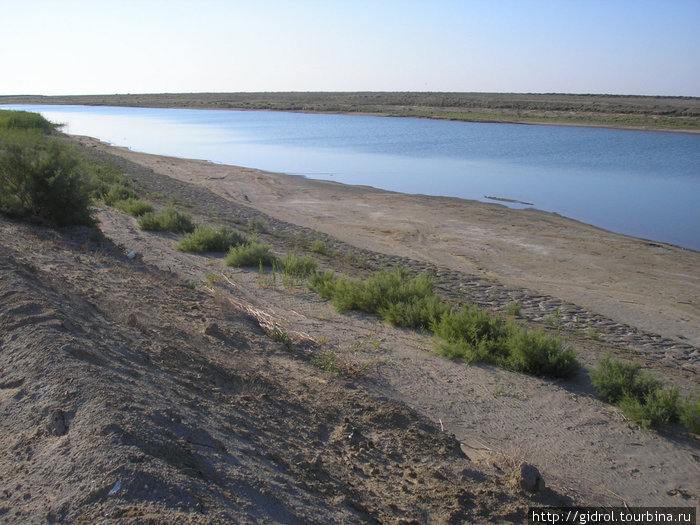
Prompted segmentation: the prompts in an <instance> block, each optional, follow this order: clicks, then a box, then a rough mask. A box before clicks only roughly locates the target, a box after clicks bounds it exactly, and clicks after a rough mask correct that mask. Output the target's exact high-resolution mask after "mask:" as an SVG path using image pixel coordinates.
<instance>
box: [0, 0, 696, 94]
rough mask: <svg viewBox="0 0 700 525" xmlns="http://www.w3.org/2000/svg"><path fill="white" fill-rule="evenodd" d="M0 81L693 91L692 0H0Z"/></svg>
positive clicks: (31, 88) (91, 85) (85, 88)
mask: <svg viewBox="0 0 700 525" xmlns="http://www.w3.org/2000/svg"><path fill="white" fill-rule="evenodd" d="M0 13H1V20H2V21H1V22H0V64H2V71H3V73H2V76H0V94H43V95H57V94H102V93H161V92H201V91H214V92H223V91H487V92H539V93H542V92H559V93H615V94H638V95H690V96H700V0H649V1H645V0H605V1H604V0H540V1H537V0H500V1H499V0H482V1H477V0H473V1H470V0H463V1H458V0H424V1H414V0H405V1H398V0H385V1H382V0H375V1H365V0H354V1H346V2H341V1H333V0H325V1H323V0H318V1H316V0H295V1H279V0H278V1H275V0H247V1H224V0H196V1H178V0H164V1H156V0H153V1H151V0H134V1H132V0H120V1H109V2H108V1H99V0H91V1H80V0H52V1H49V0H45V1H41V0H0Z"/></svg>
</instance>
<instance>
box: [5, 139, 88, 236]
mask: <svg viewBox="0 0 700 525" xmlns="http://www.w3.org/2000/svg"><path fill="white" fill-rule="evenodd" d="M90 205H91V197H90V191H89V187H88V185H87V183H86V178H85V176H84V173H83V172H82V170H81V160H80V157H79V156H78V155H77V153H76V152H75V151H74V150H73V149H72V148H69V147H68V146H66V145H65V144H64V143H63V142H61V141H60V140H59V139H58V138H55V137H51V136H47V135H46V134H45V133H43V132H41V131H38V130H36V129H5V130H1V131H0V211H2V212H4V213H6V214H8V215H12V216H15V217H21V218H25V219H30V220H34V221H37V222H40V223H44V224H49V225H55V226H69V225H90V226H91V225H94V223H95V221H94V219H93V217H92V214H91V210H90Z"/></svg>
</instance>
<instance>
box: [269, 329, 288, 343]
mask: <svg viewBox="0 0 700 525" xmlns="http://www.w3.org/2000/svg"><path fill="white" fill-rule="evenodd" d="M267 336H268V337H269V338H270V339H272V340H273V341H277V342H278V343H282V344H283V345H284V346H286V347H287V348H291V346H292V338H291V337H289V334H287V332H285V331H284V330H281V329H279V328H277V327H274V328H273V329H272V330H270V331H269V332H267Z"/></svg>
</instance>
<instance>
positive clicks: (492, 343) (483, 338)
mask: <svg viewBox="0 0 700 525" xmlns="http://www.w3.org/2000/svg"><path fill="white" fill-rule="evenodd" d="M433 329H434V331H435V336H436V342H435V343H436V351H437V352H438V353H439V354H441V355H444V356H446V357H449V358H450V359H455V358H460V359H463V360H464V361H466V362H467V363H475V362H486V363H500V364H502V363H503V362H505V359H506V357H507V354H506V347H505V338H506V327H505V323H504V322H503V319H501V318H500V317H497V316H495V315H493V314H491V313H490V312H488V311H487V310H482V309H480V308H478V307H476V306H472V305H465V306H463V307H462V308H461V309H460V310H451V311H449V312H447V313H446V314H445V315H443V316H442V317H441V318H440V320H439V321H438V322H437V323H435V325H434V327H433Z"/></svg>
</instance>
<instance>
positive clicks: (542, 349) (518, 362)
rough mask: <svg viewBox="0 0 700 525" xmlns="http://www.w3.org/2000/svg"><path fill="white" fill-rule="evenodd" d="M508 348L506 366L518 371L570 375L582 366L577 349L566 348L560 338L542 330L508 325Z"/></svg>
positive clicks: (572, 375) (541, 374) (547, 375)
mask: <svg viewBox="0 0 700 525" xmlns="http://www.w3.org/2000/svg"><path fill="white" fill-rule="evenodd" d="M506 348H507V350H508V357H507V359H506V362H505V367H506V368H508V369H510V370H515V371H517V372H525V373H527V374H532V375H535V376H544V377H560V378H563V379H569V378H572V377H574V376H575V375H576V374H577V373H578V371H579V369H580V368H581V365H580V363H579V362H578V360H577V359H576V353H575V352H574V351H573V350H572V349H571V348H566V346H565V344H564V342H563V341H562V339H561V338H559V337H553V336H550V335H548V334H545V333H544V332H543V331H541V330H526V329H525V328H523V327H522V326H517V325H511V326H509V329H508V338H507V341H506Z"/></svg>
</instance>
